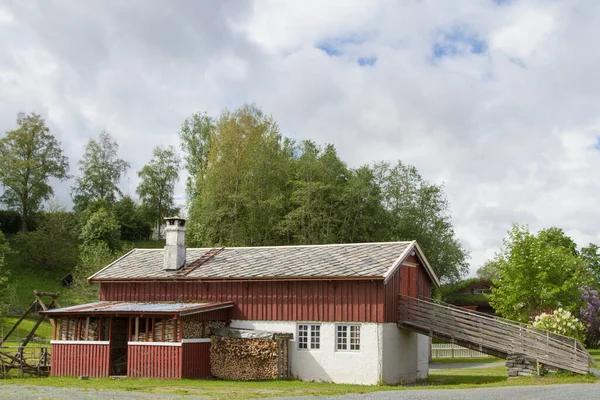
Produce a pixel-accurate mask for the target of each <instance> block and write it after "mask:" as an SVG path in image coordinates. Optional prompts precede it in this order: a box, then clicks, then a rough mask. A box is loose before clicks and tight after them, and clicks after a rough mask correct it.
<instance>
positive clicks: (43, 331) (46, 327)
mask: <svg viewBox="0 0 600 400" xmlns="http://www.w3.org/2000/svg"><path fill="white" fill-rule="evenodd" d="M18 319H19V318H18V317H6V318H4V321H2V329H1V330H0V333H1V334H2V336H4V334H6V333H8V331H9V330H10V329H11V328H12V327H13V325H14V324H15V322H17V320H18ZM36 321H37V319H35V318H28V319H25V320H23V321H21V323H20V324H19V326H18V327H17V330H15V332H13V334H11V335H10V337H9V338H8V340H7V341H11V342H13V341H17V340H20V339H21V340H22V339H24V338H25V337H26V336H27V335H28V334H29V332H30V331H31V328H33V326H34V325H35V323H36ZM35 334H36V335H38V336H39V337H40V338H41V339H42V340H50V339H51V338H52V325H50V322H48V321H44V322H42V323H41V324H40V326H39V327H38V328H37V330H36V331H35Z"/></svg>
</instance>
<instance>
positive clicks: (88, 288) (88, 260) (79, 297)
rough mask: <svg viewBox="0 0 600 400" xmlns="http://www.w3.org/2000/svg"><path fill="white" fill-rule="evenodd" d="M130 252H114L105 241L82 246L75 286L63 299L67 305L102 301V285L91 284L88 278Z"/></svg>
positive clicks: (75, 275) (74, 275)
mask: <svg viewBox="0 0 600 400" xmlns="http://www.w3.org/2000/svg"><path fill="white" fill-rule="evenodd" d="M129 250H130V249H129V248H127V249H120V250H113V249H111V248H110V247H109V246H108V245H107V244H106V243H105V242H103V241H99V242H95V243H87V244H82V245H81V246H80V247H79V261H78V263H77V266H76V267H75V270H74V271H73V284H72V286H71V289H69V290H68V291H67V292H66V293H65V295H64V296H61V299H63V300H64V302H65V303H66V304H83V303H90V302H93V301H98V300H100V285H92V284H90V283H89V282H88V280H87V278H89V277H90V276H92V275H93V274H95V273H96V272H98V271H99V270H101V269H102V268H104V267H106V266H107V265H108V264H110V263H111V262H113V261H114V260H116V259H117V258H119V257H121V256H122V255H123V254H125V253H127V252H128V251H129ZM63 300H61V301H63Z"/></svg>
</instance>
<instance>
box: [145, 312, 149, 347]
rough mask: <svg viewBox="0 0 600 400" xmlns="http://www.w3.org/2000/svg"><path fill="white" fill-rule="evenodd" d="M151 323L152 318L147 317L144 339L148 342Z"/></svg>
mask: <svg viewBox="0 0 600 400" xmlns="http://www.w3.org/2000/svg"><path fill="white" fill-rule="evenodd" d="M149 325H150V318H146V334H145V335H144V338H145V339H144V340H145V341H146V342H147V341H148V334H149V332H148V331H149V329H148V328H149Z"/></svg>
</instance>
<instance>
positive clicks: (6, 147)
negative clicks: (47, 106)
mask: <svg viewBox="0 0 600 400" xmlns="http://www.w3.org/2000/svg"><path fill="white" fill-rule="evenodd" d="M17 125H18V126H19V127H18V128H17V129H15V130H13V131H10V132H7V133H6V135H5V136H4V137H3V138H2V139H0V181H1V182H2V185H3V186H4V194H3V195H2V197H1V200H2V201H3V202H4V203H5V204H6V205H8V206H9V207H13V208H16V209H18V210H19V212H20V213H21V218H22V219H21V230H22V231H23V232H26V231H27V222H28V220H29V217H30V214H31V213H33V212H35V211H37V210H38V209H39V208H40V206H41V204H42V202H43V201H44V200H47V199H49V198H50V196H51V195H52V194H53V193H54V191H53V189H52V187H51V186H50V184H49V180H50V178H56V179H60V180H64V179H67V178H68V174H67V172H68V170H69V162H68V160H67V157H65V156H64V155H63V152H62V149H61V147H60V142H58V141H57V140H56V138H55V137H54V136H53V135H51V134H50V130H49V129H48V127H47V126H46V125H45V123H44V120H43V119H42V117H41V116H39V115H37V114H35V113H31V114H27V115H26V114H24V113H19V114H18V116H17Z"/></svg>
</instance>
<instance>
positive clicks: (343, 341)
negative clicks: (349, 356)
mask: <svg viewBox="0 0 600 400" xmlns="http://www.w3.org/2000/svg"><path fill="white" fill-rule="evenodd" d="M336 348H337V349H338V350H348V326H346V325H338V326H337V334H336Z"/></svg>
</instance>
